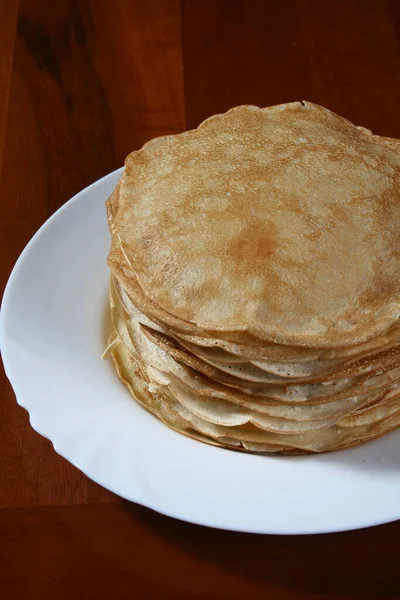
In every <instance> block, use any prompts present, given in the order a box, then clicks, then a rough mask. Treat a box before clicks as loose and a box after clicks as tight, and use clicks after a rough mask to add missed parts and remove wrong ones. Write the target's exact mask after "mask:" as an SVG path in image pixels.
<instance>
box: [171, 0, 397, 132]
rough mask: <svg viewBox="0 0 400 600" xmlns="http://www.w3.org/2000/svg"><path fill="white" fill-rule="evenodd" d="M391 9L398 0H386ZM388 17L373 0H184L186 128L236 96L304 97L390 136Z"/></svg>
mask: <svg viewBox="0 0 400 600" xmlns="http://www.w3.org/2000/svg"><path fill="white" fill-rule="evenodd" d="M391 7H392V10H393V11H396V14H398V12H399V3H398V2H396V0H394V2H392V3H391ZM398 31H399V28H398V23H397V27H395V26H394V20H393V14H392V12H391V10H390V6H389V4H388V3H387V2H385V1H382V0H334V1H333V2H321V1H320V0H280V1H279V2H265V1H264V0H253V1H252V2H250V3H249V2H247V1H246V0H232V1H231V2H230V3H229V10H226V2H224V1H223V0H222V1H214V0H204V1H202V2H198V1H197V0H186V1H185V2H183V3H182V32H183V34H182V36H183V49H184V77H185V99H186V112H187V121H188V126H189V127H196V126H197V125H198V124H199V123H200V122H201V121H202V120H203V119H205V118H206V117H207V116H209V115H211V114H214V113H216V112H221V111H225V110H227V109H228V108H230V107H231V106H234V105H237V104H256V105H259V106H270V105H273V104H280V103H282V102H291V101H294V100H310V101H311V102H316V103H318V104H322V105H323V106H327V107H328V108H330V109H331V110H334V111H336V112H338V113H339V114H341V115H343V116H345V117H347V118H349V119H350V120H352V121H355V122H356V123H358V124H360V125H364V126H365V127H370V128H372V129H373V130H374V131H375V132H376V133H379V134H381V135H388V136H390V135H391V136H394V137H396V136H398V137H400V122H399V119H397V118H396V113H397V107H398V105H399V102H400V54H399V42H398Z"/></svg>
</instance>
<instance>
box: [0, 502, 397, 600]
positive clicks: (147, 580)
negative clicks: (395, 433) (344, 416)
mask: <svg viewBox="0 0 400 600" xmlns="http://www.w3.org/2000/svg"><path fill="white" fill-rule="evenodd" d="M399 534H400V523H397V524H394V525H386V526H382V527H379V528H376V529H371V530H364V531H356V532H350V533H341V534H331V535H323V536H308V537H307V536H305V537H303V536H299V537H292V536H283V537H274V536H262V535H249V534H243V533H234V532H228V531H218V530H216V529H208V528H204V527H199V526H196V525H191V524H189V523H183V522H180V521H176V520H173V519H170V518H168V517H164V516H162V515H158V514H156V513H154V512H153V511H150V510H148V509H145V508H142V507H139V506H135V505H132V504H128V503H125V502H124V503H121V504H118V505H109V504H108V505H107V504H103V505H93V506H72V507H57V508H52V507H49V508H31V509H29V510H20V509H6V510H3V511H1V512H0V536H1V539H2V540H5V539H6V540H8V545H7V546H6V545H2V547H0V581H1V582H2V583H3V589H6V590H9V591H10V592H11V591H13V592H14V594H13V597H15V598H24V599H25V598H27V599H28V598H57V600H63V599H64V598H65V600H70V598H71V597H79V598H85V600H89V599H93V600H101V599H103V598H104V600H109V598H112V599H113V600H119V599H120V598H121V599H122V598H128V597H130V598H131V597H133V598H140V599H141V600H142V599H149V600H150V599H152V598H165V599H169V598H170V599H171V600H172V599H186V598H190V599H191V598H195V599H200V598H224V599H225V598H226V599H228V598H229V599H230V598H246V599H249V600H251V599H263V598H279V599H284V600H298V599H299V598H300V599H304V600H305V599H307V600H311V599H315V598H322V597H323V598H331V599H335V600H348V599H350V598H374V597H385V598H393V599H394V598H398V597H399V596H398V595H399V594H400V583H399V581H398V577H397V573H398V568H397V563H398V559H397V553H396V552H395V549H396V548H397V545H398V536H399ZM371 542H373V543H371ZM32 590H34V593H33V592H32ZM9 597H11V595H9Z"/></svg>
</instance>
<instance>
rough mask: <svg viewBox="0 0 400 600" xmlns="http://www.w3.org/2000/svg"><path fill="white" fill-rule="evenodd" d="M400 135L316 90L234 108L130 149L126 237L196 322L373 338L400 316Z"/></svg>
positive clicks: (278, 336) (260, 333) (166, 299)
mask: <svg viewBox="0 0 400 600" xmlns="http://www.w3.org/2000/svg"><path fill="white" fill-rule="evenodd" d="M399 148H400V142H399V141H397V140H390V139H388V138H380V137H378V136H373V135H372V134H371V133H370V132H368V131H366V130H365V129H362V128H357V127H355V126H354V125H352V124H351V123H349V122H348V121H346V120H345V119H342V118H340V117H338V116H337V115H334V114H333V113H331V112H330V111H328V110H326V109H323V108H322V107H318V106H316V105H313V104H310V103H293V104H289V105H283V106H278V107H272V108H268V109H263V110H260V109H258V108H256V107H238V108H236V109H233V110H231V111H229V112H228V113H226V114H224V115H218V116H215V117H212V118H211V119H208V120H207V121H205V122H204V123H203V124H202V125H201V126H200V127H199V129H198V130H195V131H191V132H186V133H184V134H181V135H179V136H169V137H167V138H162V139H158V140H153V141H151V142H149V143H148V144H146V146H145V147H144V148H143V149H142V150H140V151H138V152H135V153H133V154H131V155H130V156H129V157H128V159H127V161H126V166H125V171H124V175H123V177H122V180H121V189H120V208H119V210H118V212H117V214H116V215H115V216H114V219H115V227H116V230H117V231H118V235H119V242H120V244H121V248H122V250H123V253H124V255H125V257H126V258H127V260H128V262H129V264H130V265H134V272H135V274H136V276H137V279H138V282H139V285H140V287H141V288H142V290H143V292H144V294H145V296H147V298H151V299H152V302H153V303H154V304H155V305H157V306H158V307H160V309H162V310H163V311H165V312H166V313H168V314H170V315H173V316H175V317H176V318H177V319H178V320H179V321H180V322H181V323H182V324H184V325H185V328H186V330H187V331H188V332H189V333H194V334H196V335H197V332H198V330H199V329H202V330H203V331H205V332H214V331H219V332H221V334H222V333H223V334H224V335H223V336H222V337H223V338H225V333H226V332H236V334H237V339H238V340H240V339H241V338H240V334H241V333H244V334H246V335H248V334H250V335H252V336H255V337H256V338H258V339H260V340H264V341H266V342H274V343H279V344H289V345H296V346H306V347H310V346H317V347H322V348H338V347H347V346H353V345H356V344H361V343H365V342H368V341H369V340H371V339H373V338H374V337H376V336H378V335H379V334H381V333H384V332H385V331H387V330H388V329H389V328H390V327H391V326H392V325H393V324H394V323H396V321H397V319H398V317H399V315H400V302H399V297H400V294H399V291H400V277H399V260H400V258H399V256H398V250H397V249H398V247H399V244H400V231H399V228H398V227H397V223H398V222H399V217H400V206H399V203H398V197H399V192H400V190H399V182H400V177H399V174H400V159H399ZM321 173H323V176H321ZM342 173H346V177H343V176H342V175H341V174H342ZM243 198H246V201H245V202H244V201H243ZM221 222H223V223H224V226H223V227H221ZM322 240H323V243H322ZM113 267H114V268H115V269H116V270H117V271H118V265H117V262H115V261H114V263H113ZM326 282H330V283H331V284H330V285H327V283H326ZM190 329H191V331H189V330H190Z"/></svg>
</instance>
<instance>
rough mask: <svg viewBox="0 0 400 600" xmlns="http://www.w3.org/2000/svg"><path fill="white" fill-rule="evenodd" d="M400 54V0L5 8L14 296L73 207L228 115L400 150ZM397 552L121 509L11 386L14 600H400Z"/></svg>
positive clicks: (2, 414)
mask: <svg viewBox="0 0 400 600" xmlns="http://www.w3.org/2000/svg"><path fill="white" fill-rule="evenodd" d="M399 44H400V1H399V0H392V1H390V0H387V1H386V0H273V1H269V0H242V1H238V0H214V1H213V0H182V1H181V2H179V1H178V0H92V1H86V0H81V1H80V0H53V1H50V0H49V1H46V0H21V1H20V2H19V1H18V0H2V1H1V2H0V173H1V182H0V198H1V203H2V209H1V236H2V239H1V255H0V256H1V284H2V285H4V284H5V282H6V279H7V277H8V275H9V273H10V270H11V268H12V265H13V263H14V262H15V260H16V258H17V256H18V254H19V252H20V251H21V250H22V248H23V247H24V245H25V244H26V242H27V241H28V240H29V238H30V237H31V236H32V234H33V233H34V232H35V231H36V230H37V229H38V227H39V226H40V225H41V224H42V223H43V222H44V221H45V220H46V219H47V217H48V216H49V215H50V214H51V213H52V212H54V211H55V210H56V209H57V208H58V207H59V206H61V205H62V204H63V203H64V202H65V201H66V200H68V198H70V197H71V196H72V195H73V194H75V193H76V192H77V191H79V190H80V189H82V188H83V187H85V186H86V185H88V184H89V183H91V182H93V181H94V180H96V179H98V178H99V177H101V176H102V175H105V174H106V173H108V172H110V171H112V170H113V169H115V168H117V167H119V166H120V165H121V164H122V162H123V159H124V157H125V155H126V154H127V153H128V152H130V151H131V150H133V149H136V148H139V147H140V146H141V145H142V144H143V143H144V142H145V141H147V140H148V139H150V138H152V137H154V136H158V135H162V134H168V133H175V132H179V131H182V130H184V129H187V128H191V127H195V126H196V125H198V123H200V121H201V120H202V119H204V118H205V117H207V116H209V115H211V114H213V113H216V112H220V111H224V110H226V109H228V108H229V107H230V106H233V105H236V104H241V103H250V104H258V105H262V106H266V105H271V104H277V103H282V102H287V101H291V100H301V99H307V100H311V101H313V102H317V103H320V104H323V105H325V106H327V107H329V108H331V109H333V110H334V111H337V112H338V113H340V114H342V115H344V116H346V117H348V118H349V119H351V120H354V121H355V122H356V123H358V124H362V125H364V126H366V127H369V128H371V129H373V130H374V131H375V132H377V133H380V134H383V135H388V136H394V137H400V119H399V110H400V109H399V107H400V46H399ZM293 500H294V501H295V500H296V499H295V498H294V499H293ZM399 502H400V499H399ZM399 537H400V524H399V523H394V524H389V525H384V526H381V527H376V528H374V529H370V530H364V531H356V532H349V533H342V534H332V535H321V536H315V537H270V536H256V535H247V534H238V533H231V532H223V531H217V530H211V529H207V528H203V527H199V526H195V525H191V524H187V523H182V522H179V521H175V520H173V519H170V518H167V517H164V516H161V515H158V514H156V513H154V512H152V511H150V510H147V509H145V508H142V507H140V506H136V505H134V504H130V503H128V502H125V501H123V500H121V499H119V498H117V497H115V496H114V495H113V494H111V493H109V492H108V491H106V490H104V489H102V488H101V487H99V486H98V485H96V484H94V483H92V482H91V481H89V480H88V479H87V478H86V477H85V476H84V475H82V474H81V473H80V472H79V471H78V470H77V469H75V468H74V467H72V466H71V465H70V464H68V463H67V462H66V461H65V460H63V459H62V458H60V457H59V456H58V455H57V454H56V453H55V452H54V451H53V449H52V446H51V444H50V443H49V442H48V441H47V440H45V439H43V438H41V437H40V436H39V435H37V434H36V433H35V432H34V431H33V430H32V429H31V427H30V425H29V422H28V416H27V414H26V412H25V411H24V410H23V409H21V408H19V407H18V406H17V404H16V402H15V400H14V396H13V393H12V391H11V388H10V385H9V384H8V382H7V381H6V379H5V377H4V375H3V376H2V379H1V404H0V594H1V595H2V597H3V598H6V599H7V600H8V599H10V600H11V599H12V600H14V599H17V600H19V599H24V600H28V599H30V598H32V599H39V598H40V599H41V600H46V599H49V600H58V599H64V598H65V599H66V600H67V599H68V600H70V599H71V598H76V599H78V600H80V599H93V600H101V599H103V598H104V599H107V600H108V599H111V600H118V599H120V598H152V597H153V596H154V597H160V598H164V599H165V598H173V599H179V598H205V597H208V598H214V597H215V598H216V597H218V598H243V599H252V598H271V599H274V600H275V599H276V600H281V599H282V600H283V599H293V600H294V599H296V600H303V599H310V600H311V599H316V598H332V599H335V600H340V599H345V598H346V599H347V598H377V597H380V596H385V597H386V598H389V597H391V598H399V597H400V577H399V566H398V565H399V561H398V547H399V546H398V540H399Z"/></svg>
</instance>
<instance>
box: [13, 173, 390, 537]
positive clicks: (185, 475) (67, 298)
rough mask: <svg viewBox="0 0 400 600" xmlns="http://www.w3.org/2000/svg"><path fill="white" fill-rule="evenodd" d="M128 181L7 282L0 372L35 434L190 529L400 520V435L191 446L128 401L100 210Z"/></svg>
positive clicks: (55, 228)
mask: <svg viewBox="0 0 400 600" xmlns="http://www.w3.org/2000/svg"><path fill="white" fill-rule="evenodd" d="M120 173H121V170H119V171H116V172H114V173H111V174H110V175H108V176H107V177H104V178H103V179H101V180H100V181H98V182H96V183H95V184H93V185H91V186H90V187H88V188H87V189H85V190H83V191H82V192H81V193H80V194H78V195H77V196H75V197H74V198H73V199H72V200H71V201H70V202H68V203H67V204H65V205H64V206H63V207H62V208H61V209H60V210H59V211H58V212H57V213H55V214H54V215H53V216H52V217H51V218H50V219H49V220H48V221H47V223H45V225H44V226H43V227H42V228H41V229H40V231H39V232H38V233H37V234H36V235H35V236H34V238H33V239H32V241H31V242H30V243H29V244H28V246H27V247H26V249H25V250H24V252H23V253H22V255H21V257H20V258H19V260H18V262H17V264H16V266H15V268H14V271H13V273H12V275H11V277H10V280H9V282H8V286H7V289H6V292H5V294H4V298H3V304H2V315H1V342H2V354H3V361H4V365H5V369H6V373H7V375H8V377H9V379H10V381H11V383H12V385H13V387H14V390H15V393H16V396H17V400H18V403H19V404H20V405H21V406H23V407H24V408H26V409H27V410H28V412H29V414H30V420H31V424H32V427H33V428H34V429H36V431H38V432H39V433H41V434H42V435H44V436H45V437H47V438H49V439H50V440H51V441H52V442H53V444H54V448H55V450H56V451H57V452H58V453H59V454H61V455H62V456H64V457H65V458H66V459H67V460H69V461H70V462H71V463H73V464H74V465H75V466H76V467H78V468H79V469H81V470H82V471H83V472H84V473H86V475H87V476H88V477H90V478H91V479H93V480H94V481H96V482H98V483H100V484H101V485H103V486H104V487H106V488H108V489H109V490H112V491H113V492H115V493H116V494H119V495H120V496H123V497H124V498H127V499H129V500H132V501H134V502H138V503H140V504H144V505H145V506H148V507H151V508H153V509H155V510H157V511H159V512H161V513H164V514H166V515H170V516H173V517H177V518H179V519H183V520H186V521H192V522H193V523H200V524H203V525H208V526H213V527H219V528H224V529H233V530H238V531H249V532H258V533H320V532H328V531H339V530H345V529H353V528H358V527H366V526H369V525H375V524H378V523H384V522H387V521H393V520H396V519H398V518H399V517H400V431H396V432H394V433H392V434H389V435H388V436H386V437H384V438H382V439H380V440H377V441H375V442H372V443H369V444H366V445H365V446H361V447H359V448H355V449H351V450H346V451H342V452H334V453H329V454H324V455H321V456H305V457H279V456H256V455H250V454H241V453H238V452H233V451H229V450H223V449H220V448H214V447H212V446H207V445H205V444H201V443H200V442H196V441H193V440H190V439H187V438H186V437H183V436H181V435H179V434H177V433H175V432H173V431H170V430H169V429H168V428H167V427H166V426H165V425H163V424H162V423H160V422H159V421H158V420H157V419H155V418H154V417H153V416H151V415H150V414H148V413H147V412H146V411H145V410H144V409H142V408H141V407H140V406H139V405H137V404H136V403H135V402H134V401H132V400H131V398H130V396H129V394H128V392H127V391H126V389H125V388H124V387H123V386H122V384H120V383H119V381H118V379H117V377H116V375H115V373H114V371H113V369H112V367H111V365H110V364H109V363H107V362H104V361H103V360H101V354H102V352H103V350H104V347H105V339H106V331H105V330H106V327H107V325H106V323H107V319H106V315H107V310H106V308H107V280H108V269H107V266H106V257H107V252H108V247H109V234H108V229H107V221H106V215H105V210H104V202H105V200H106V198H107V197H108V195H109V194H110V193H111V191H112V190H113V188H114V186H115V184H116V182H117V180H118V178H119V176H120Z"/></svg>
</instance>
